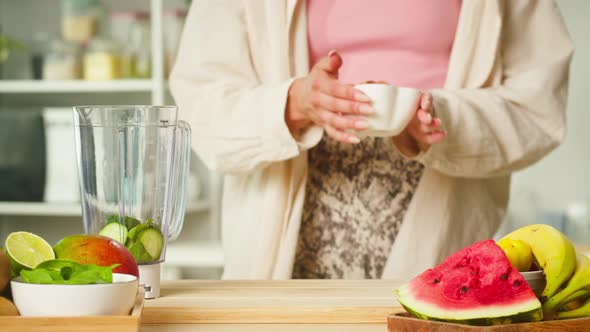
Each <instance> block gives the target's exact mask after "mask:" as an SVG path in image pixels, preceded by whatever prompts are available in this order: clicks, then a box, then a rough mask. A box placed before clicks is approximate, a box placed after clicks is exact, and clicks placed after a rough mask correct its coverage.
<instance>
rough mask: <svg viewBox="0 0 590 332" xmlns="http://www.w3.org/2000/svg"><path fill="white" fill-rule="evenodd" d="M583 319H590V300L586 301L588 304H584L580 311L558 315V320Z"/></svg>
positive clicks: (559, 313) (564, 312)
mask: <svg viewBox="0 0 590 332" xmlns="http://www.w3.org/2000/svg"><path fill="white" fill-rule="evenodd" d="M581 317H590V299H589V300H586V302H585V303H584V304H582V306H581V307H579V308H578V309H575V310H570V311H563V312H558V313H557V319H570V318H581Z"/></svg>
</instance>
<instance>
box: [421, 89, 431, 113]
mask: <svg viewBox="0 0 590 332" xmlns="http://www.w3.org/2000/svg"><path fill="white" fill-rule="evenodd" d="M431 107H432V95H431V94H430V92H424V93H423V94H422V97H421V98H420V108H421V109H424V110H430V108H431Z"/></svg>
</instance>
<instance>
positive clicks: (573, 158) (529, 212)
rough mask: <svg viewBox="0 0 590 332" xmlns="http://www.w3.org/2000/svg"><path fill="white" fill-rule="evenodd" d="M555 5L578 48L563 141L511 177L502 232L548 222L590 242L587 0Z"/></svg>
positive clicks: (589, 32) (589, 26) (589, 15)
mask: <svg viewBox="0 0 590 332" xmlns="http://www.w3.org/2000/svg"><path fill="white" fill-rule="evenodd" d="M557 3H558V5H559V8H560V9H561V12H562V14H563V17H564V19H565V22H566V25H567V27H568V30H569V32H570V34H571V36H572V38H573V40H574V43H575V46H576V51H575V54H574V58H573V62H572V66H571V70H570V89H569V100H568V110H567V117H568V119H567V125H568V130H567V138H566V140H565V142H564V143H563V145H561V146H560V147H559V148H557V149H556V150H555V151H554V152H553V153H552V154H551V155H549V156H548V157H546V158H545V159H543V160H542V161H541V162H539V163H537V164H536V165H534V166H532V167H530V168H528V169H526V170H524V171H521V172H519V173H517V174H515V176H514V177H513V184H512V199H511V202H510V209H509V216H508V219H507V225H506V228H505V229H504V230H503V231H506V230H507V229H509V228H514V227H517V226H520V225H523V224H528V223H532V222H547V223H554V224H555V225H557V226H562V227H563V228H564V231H566V232H568V233H570V234H571V236H573V237H574V238H575V239H576V240H577V241H578V242H586V243H590V232H589V229H590V219H589V218H588V206H589V205H590V174H589V172H590V144H589V143H590V128H589V124H590V107H589V105H588V100H589V97H590V19H589V18H590V1H588V0H558V1H557ZM568 235H569V234H568Z"/></svg>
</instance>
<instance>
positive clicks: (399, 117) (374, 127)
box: [355, 84, 421, 137]
mask: <svg viewBox="0 0 590 332" xmlns="http://www.w3.org/2000/svg"><path fill="white" fill-rule="evenodd" d="M355 88H356V89H358V90H360V91H362V92H364V93H365V94H366V95H367V96H368V97H369V98H370V99H371V104H372V106H373V108H374V109H375V114H373V115H370V116H368V117H367V121H368V122H369V127H368V128H367V129H365V130H362V131H359V132H358V134H359V136H361V137H367V136H374V137H390V136H396V135H398V134H399V133H401V132H402V131H403V130H404V128H406V126H407V125H408V123H409V122H410V120H412V117H413V116H414V114H415V113H416V111H417V110H418V105H419V103H420V96H421V93H420V90H417V89H412V88H403V87H395V86H392V85H389V84H359V85H355Z"/></svg>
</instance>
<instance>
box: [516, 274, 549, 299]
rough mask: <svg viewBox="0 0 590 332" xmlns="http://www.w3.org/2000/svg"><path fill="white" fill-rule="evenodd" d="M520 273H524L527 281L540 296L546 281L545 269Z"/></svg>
mask: <svg viewBox="0 0 590 332" xmlns="http://www.w3.org/2000/svg"><path fill="white" fill-rule="evenodd" d="M520 274H522V276H523V277H524V280H525V281H526V283H527V284H529V287H531V289H532V290H533V292H535V295H537V297H539V298H540V297H541V293H543V289H545V283H546V281H545V275H544V274H543V271H529V272H520Z"/></svg>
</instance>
